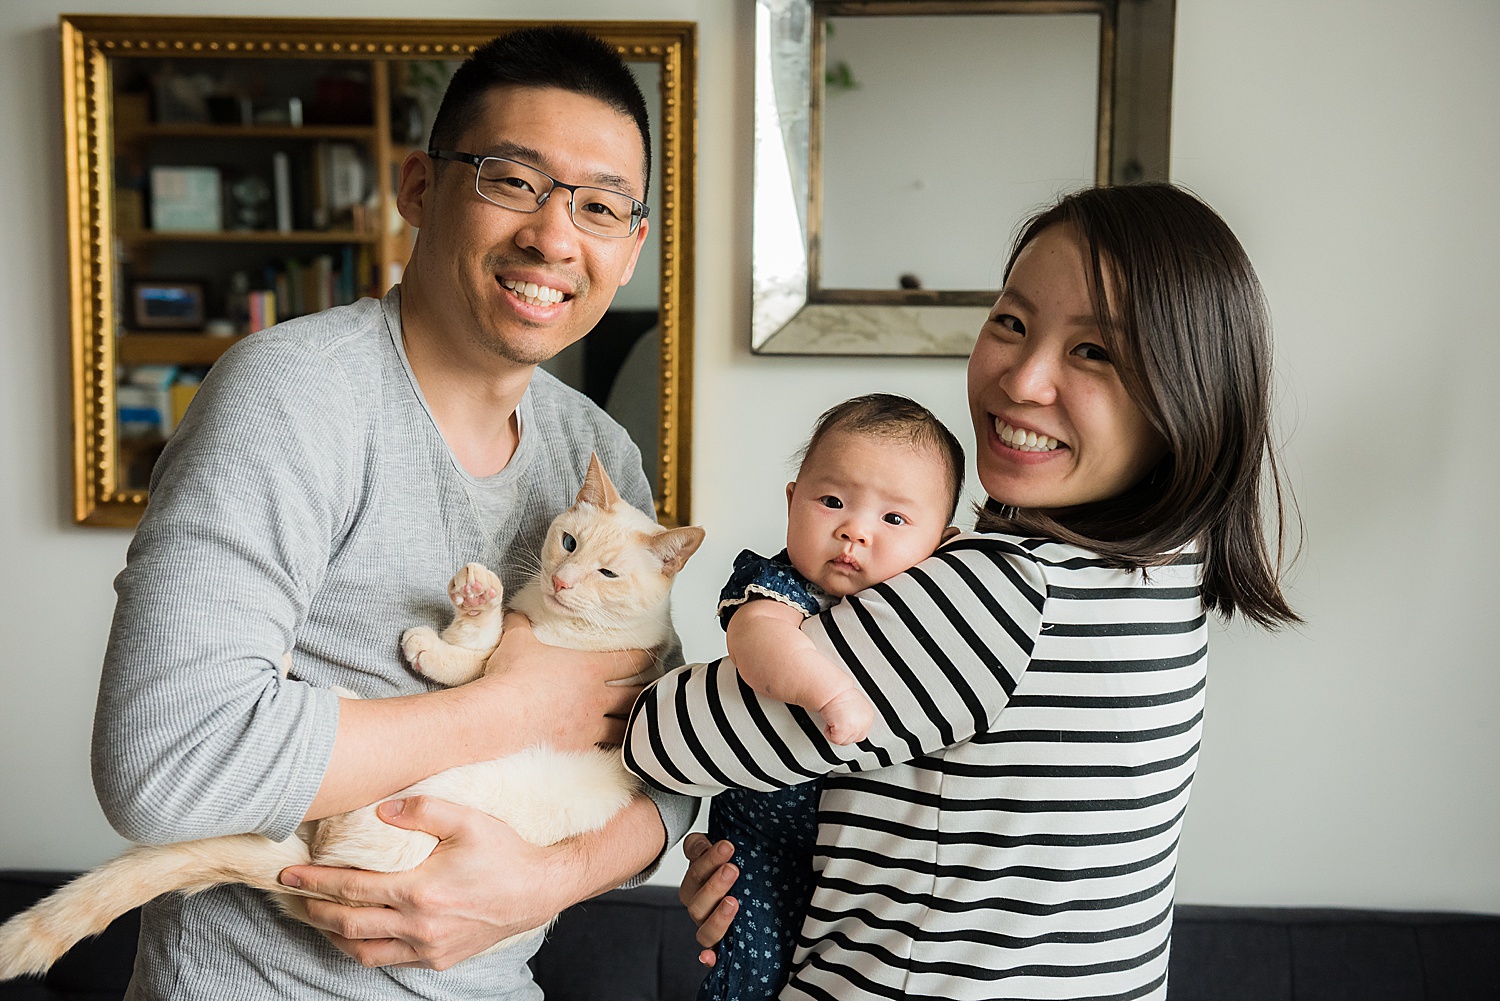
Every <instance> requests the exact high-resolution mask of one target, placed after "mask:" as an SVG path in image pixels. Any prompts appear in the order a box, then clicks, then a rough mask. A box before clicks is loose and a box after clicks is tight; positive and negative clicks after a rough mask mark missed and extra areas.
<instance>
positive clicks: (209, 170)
mask: <svg viewBox="0 0 1500 1001" xmlns="http://www.w3.org/2000/svg"><path fill="white" fill-rule="evenodd" d="M151 228H152V229H159V230H170V231H176V232H191V233H206V232H214V231H217V230H221V229H223V228H224V200H223V193H222V191H221V187H220V181H219V168H218V167H152V168H151Z"/></svg>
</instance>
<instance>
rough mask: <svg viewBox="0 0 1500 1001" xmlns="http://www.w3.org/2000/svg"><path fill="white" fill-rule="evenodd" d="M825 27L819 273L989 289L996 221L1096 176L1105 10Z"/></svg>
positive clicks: (993, 283) (825, 280) (898, 284)
mask: <svg viewBox="0 0 1500 1001" xmlns="http://www.w3.org/2000/svg"><path fill="white" fill-rule="evenodd" d="M824 25H825V38H826V40H827V46H826V48H825V53H826V56H825V59H824V66H825V74H824V80H825V83H824V89H823V102H822V106H821V111H822V115H821V122H822V126H823V142H822V145H821V153H822V170H821V172H820V175H819V176H820V178H821V187H820V192H821V195H822V199H821V209H822V211H821V214H820V218H819V219H817V220H816V233H817V235H818V236H819V237H820V239H819V240H817V241H815V246H816V248H817V253H816V255H815V257H814V261H813V268H814V273H815V275H816V279H815V280H816V284H817V287H819V288H825V289H898V288H907V289H943V290H959V289H968V290H976V291H980V292H981V294H989V295H990V298H991V299H993V292H992V291H990V290H993V289H997V288H999V286H1000V277H1001V276H1000V269H1001V268H1002V267H1003V266H1004V263H1005V256H1004V255H1005V251H1004V248H1003V246H1002V244H1003V240H1001V239H997V238H996V237H997V234H1004V233H1007V232H1009V230H1010V227H1011V226H1013V225H1014V224H1015V221H1016V220H1017V219H1018V218H1020V217H1021V216H1022V215H1024V214H1025V213H1027V212H1029V211H1031V210H1032V209H1033V208H1035V207H1036V206H1038V205H1044V204H1046V203H1048V202H1050V201H1052V200H1053V199H1054V198H1055V197H1056V196H1057V195H1059V194H1061V193H1062V192H1064V191H1072V190H1074V189H1076V188H1079V187H1082V186H1083V185H1086V184H1089V183H1090V182H1092V181H1093V179H1094V175H1095V170H1096V162H1095V161H1096V160H1097V156H1098V153H1097V149H1098V128H1097V126H1096V124H1095V123H1096V122H1097V121H1098V101H1099V88H1098V79H1097V78H1098V62H1099V30H1100V21H1099V15H1098V13H1096V12H1086V13H1080V14H1042V15H1032V16H1018V15H963V16H952V17H901V18H895V17H829V18H827V19H826V20H825V21H824ZM934 66H941V67H943V72H941V73H933V72H932V67H934ZM1016 94H1024V95H1036V99H1030V98H1028V99H1025V100H1004V99H986V98H979V97H977V95H997V96H998V95H1016ZM892 123H899V126H896V127H893V124H892ZM980 305H987V303H984V302H982V301H981V303H980Z"/></svg>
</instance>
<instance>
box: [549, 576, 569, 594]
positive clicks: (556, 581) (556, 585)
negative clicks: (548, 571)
mask: <svg viewBox="0 0 1500 1001" xmlns="http://www.w3.org/2000/svg"><path fill="white" fill-rule="evenodd" d="M568 586H569V585H568V582H567V581H565V580H563V579H562V578H561V577H559V576H558V575H557V574H553V575H552V593H553V594H556V593H557V592H558V591H564V590H567V588H568Z"/></svg>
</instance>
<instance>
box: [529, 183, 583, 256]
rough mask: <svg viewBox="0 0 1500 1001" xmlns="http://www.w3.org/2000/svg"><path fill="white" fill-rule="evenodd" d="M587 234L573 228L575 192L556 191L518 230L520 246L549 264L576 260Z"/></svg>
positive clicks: (549, 194)
mask: <svg viewBox="0 0 1500 1001" xmlns="http://www.w3.org/2000/svg"><path fill="white" fill-rule="evenodd" d="M582 236H583V233H582V231H581V230H579V228H578V227H577V226H575V225H573V198H572V192H570V191H564V190H563V189H561V188H554V189H553V190H552V191H550V192H548V193H547V196H546V198H544V199H543V201H542V204H541V205H540V206H539V207H538V208H537V210H536V211H535V212H530V213H527V215H526V217H525V221H524V222H522V224H521V226H520V228H519V229H517V230H516V245H517V246H520V247H524V248H527V249H530V250H535V251H536V252H537V253H538V254H540V255H541V257H542V259H543V260H547V261H567V260H572V259H573V258H575V257H577V256H578V254H579V240H580V239H581V238H582Z"/></svg>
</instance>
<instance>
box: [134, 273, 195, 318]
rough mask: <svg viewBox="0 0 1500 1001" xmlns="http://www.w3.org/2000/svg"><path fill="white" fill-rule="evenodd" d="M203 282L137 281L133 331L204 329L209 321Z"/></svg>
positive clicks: (146, 279) (155, 279) (151, 279)
mask: <svg viewBox="0 0 1500 1001" xmlns="http://www.w3.org/2000/svg"><path fill="white" fill-rule="evenodd" d="M204 296H205V286H204V283H203V282H201V281H193V280H176V279H173V280H167V279H162V278H137V279H135V280H134V281H132V282H131V283H130V327H131V329H132V330H201V329H203V324H204V323H205V322H206V319H207V317H206V310H205V308H204Z"/></svg>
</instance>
